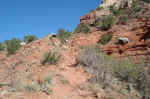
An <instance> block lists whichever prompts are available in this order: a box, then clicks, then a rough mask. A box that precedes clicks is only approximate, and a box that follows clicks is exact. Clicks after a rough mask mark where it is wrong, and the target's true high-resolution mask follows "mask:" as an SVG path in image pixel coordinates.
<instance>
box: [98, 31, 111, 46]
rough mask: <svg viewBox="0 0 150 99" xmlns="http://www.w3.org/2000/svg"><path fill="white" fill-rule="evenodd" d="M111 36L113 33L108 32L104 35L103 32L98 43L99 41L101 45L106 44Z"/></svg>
mask: <svg viewBox="0 0 150 99" xmlns="http://www.w3.org/2000/svg"><path fill="white" fill-rule="evenodd" d="M112 37H113V33H109V34H107V35H104V34H103V35H102V36H101V40H100V43H101V44H102V45H106V44H107V43H109V42H110V41H111V39H112Z"/></svg>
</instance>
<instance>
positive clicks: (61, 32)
mask: <svg viewBox="0 0 150 99" xmlns="http://www.w3.org/2000/svg"><path fill="white" fill-rule="evenodd" d="M71 35H72V32H69V31H67V30H64V29H59V30H58V32H57V35H56V36H57V38H58V39H59V40H60V41H61V42H62V43H65V42H66V39H68V38H69V37H70V36H71Z"/></svg>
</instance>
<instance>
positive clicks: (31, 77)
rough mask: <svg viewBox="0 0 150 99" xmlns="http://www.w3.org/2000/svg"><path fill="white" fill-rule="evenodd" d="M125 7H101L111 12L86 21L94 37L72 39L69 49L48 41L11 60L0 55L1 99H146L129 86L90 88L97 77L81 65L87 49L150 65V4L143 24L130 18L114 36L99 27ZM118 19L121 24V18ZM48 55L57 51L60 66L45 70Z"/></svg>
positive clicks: (106, 3)
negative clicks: (104, 41) (107, 38)
mask: <svg viewBox="0 0 150 99" xmlns="http://www.w3.org/2000/svg"><path fill="white" fill-rule="evenodd" d="M122 1H123V0H119V2H118V1H116V0H104V1H103V4H102V5H101V6H100V7H104V8H107V9H101V8H99V7H98V8H99V9H96V10H94V11H92V12H89V13H88V14H86V15H84V16H81V18H80V24H85V25H87V26H88V28H90V31H89V32H88V33H84V32H82V31H81V32H80V33H73V34H72V35H71V37H69V38H68V39H67V40H66V43H62V42H61V41H60V40H59V39H58V38H57V36H55V35H48V36H46V37H44V38H42V39H40V40H36V41H34V42H32V43H29V44H26V45H23V46H22V47H21V48H20V49H19V50H18V51H17V52H16V53H15V54H14V55H11V56H9V57H8V56H7V52H6V51H2V52H0V99H110V98H115V99H141V97H140V95H139V93H138V92H137V90H136V91H135V90H134V92H131V91H129V88H128V87H127V86H125V87H124V85H123V84H126V83H122V82H121V83H120V82H119V83H117V86H115V84H114V83H113V84H114V89H113V91H111V90H112V89H111V88H108V89H107V90H105V88H103V87H99V85H97V84H93V83H92V84H91V83H89V80H90V78H91V76H93V75H91V74H90V73H88V72H87V71H86V70H85V68H83V64H79V63H78V60H77V57H78V55H79V52H80V50H81V49H82V47H84V46H89V45H97V46H98V48H99V49H100V50H101V51H102V52H104V53H105V54H107V55H111V56H112V57H117V58H118V59H119V58H124V57H125V58H127V57H132V59H134V60H135V61H136V62H137V61H138V60H139V59H140V58H141V57H144V58H145V59H147V60H148V61H149V58H150V56H149V55H150V35H149V33H150V20H149V17H150V13H149V12H150V5H149V4H146V5H145V6H144V7H145V8H143V9H144V10H142V11H141V12H140V18H135V17H134V18H129V20H128V22H127V24H117V23H115V24H114V25H113V26H112V27H111V28H110V29H109V30H102V29H100V28H98V27H97V26H95V24H96V22H97V20H98V18H100V17H102V16H104V15H112V12H111V11H110V9H109V6H110V5H113V4H114V3H117V6H120V5H122ZM126 2H128V0H127V1H126ZM123 4H124V3H123ZM130 4H131V2H129V3H128V7H130V6H131V5H130ZM141 13H142V14H141ZM115 19H116V20H118V16H115ZM83 30H84V29H83ZM109 33H113V36H112V38H111V40H110V41H109V42H108V43H107V44H105V45H102V44H100V42H101V40H102V39H103V38H102V36H103V35H106V36H107V34H109ZM122 38H123V39H125V41H127V42H124V40H122ZM120 39H121V40H120ZM120 41H121V42H120ZM48 51H56V52H58V54H59V55H61V58H60V60H59V62H58V64H57V65H55V64H54V65H52V64H45V65H43V64H41V63H42V60H43V55H44V54H45V53H46V52H48ZM148 61H147V62H148ZM143 68H144V67H143ZM111 80H113V79H112V78H111ZM110 83H111V82H110ZM121 85H122V86H123V87H122V86H121ZM107 86H108V87H109V85H107ZM120 86H121V87H120ZM110 93H111V94H110Z"/></svg>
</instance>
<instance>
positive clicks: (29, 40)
mask: <svg viewBox="0 0 150 99" xmlns="http://www.w3.org/2000/svg"><path fill="white" fill-rule="evenodd" d="M37 39H38V38H37V37H36V36H35V35H28V36H25V37H24V42H26V43H31V42H32V41H35V40H37Z"/></svg>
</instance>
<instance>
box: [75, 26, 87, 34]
mask: <svg viewBox="0 0 150 99" xmlns="http://www.w3.org/2000/svg"><path fill="white" fill-rule="evenodd" d="M89 31H90V29H89V27H88V25H86V24H79V25H78V26H77V28H76V29H75V31H74V32H75V33H79V32H84V33H87V32H89Z"/></svg>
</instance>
